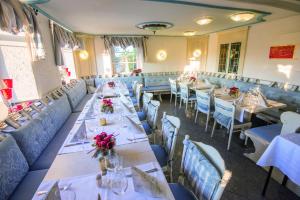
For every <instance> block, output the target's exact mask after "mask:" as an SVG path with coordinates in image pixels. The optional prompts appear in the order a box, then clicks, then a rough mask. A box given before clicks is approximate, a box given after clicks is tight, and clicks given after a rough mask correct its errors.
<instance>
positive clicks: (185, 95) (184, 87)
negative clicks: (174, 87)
mask: <svg viewBox="0 0 300 200" xmlns="http://www.w3.org/2000/svg"><path fill="white" fill-rule="evenodd" d="M179 87H180V106H179V107H180V108H181V103H182V101H183V102H184V103H185V110H187V107H188V104H189V102H190V103H191V105H192V107H193V102H196V95H195V94H192V95H191V94H190V90H189V86H188V84H184V83H180V84H179Z"/></svg>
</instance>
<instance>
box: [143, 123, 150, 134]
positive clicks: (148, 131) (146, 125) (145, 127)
mask: <svg viewBox="0 0 300 200" xmlns="http://www.w3.org/2000/svg"><path fill="white" fill-rule="evenodd" d="M142 125H143V128H144V130H145V132H146V134H147V135H150V134H152V128H151V127H150V125H149V124H148V122H147V121H143V122H142Z"/></svg>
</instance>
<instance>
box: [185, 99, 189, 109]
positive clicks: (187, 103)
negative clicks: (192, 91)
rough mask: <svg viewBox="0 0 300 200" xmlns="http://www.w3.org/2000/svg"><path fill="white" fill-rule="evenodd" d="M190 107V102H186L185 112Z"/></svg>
mask: <svg viewBox="0 0 300 200" xmlns="http://www.w3.org/2000/svg"><path fill="white" fill-rule="evenodd" d="M188 105H189V100H186V102H185V111H187V108H188Z"/></svg>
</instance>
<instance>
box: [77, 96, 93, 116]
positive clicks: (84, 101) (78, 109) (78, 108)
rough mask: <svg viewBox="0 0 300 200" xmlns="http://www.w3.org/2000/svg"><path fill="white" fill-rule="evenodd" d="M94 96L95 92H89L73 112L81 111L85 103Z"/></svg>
mask: <svg viewBox="0 0 300 200" xmlns="http://www.w3.org/2000/svg"><path fill="white" fill-rule="evenodd" d="M92 97H93V94H87V95H85V97H84V98H83V99H82V100H81V101H80V102H79V103H78V105H77V106H76V107H75V108H74V109H73V112H81V111H82V110H83V108H84V106H85V104H86V103H87V102H88V101H89V100H90V99H91V98H92Z"/></svg>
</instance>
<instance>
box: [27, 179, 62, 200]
mask: <svg viewBox="0 0 300 200" xmlns="http://www.w3.org/2000/svg"><path fill="white" fill-rule="evenodd" d="M32 200H61V197H60V191H59V187H58V182H57V181H49V182H47V183H45V184H44V185H43V186H40V187H39V189H38V190H37V192H36V193H35V194H34V196H33V198H32Z"/></svg>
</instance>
